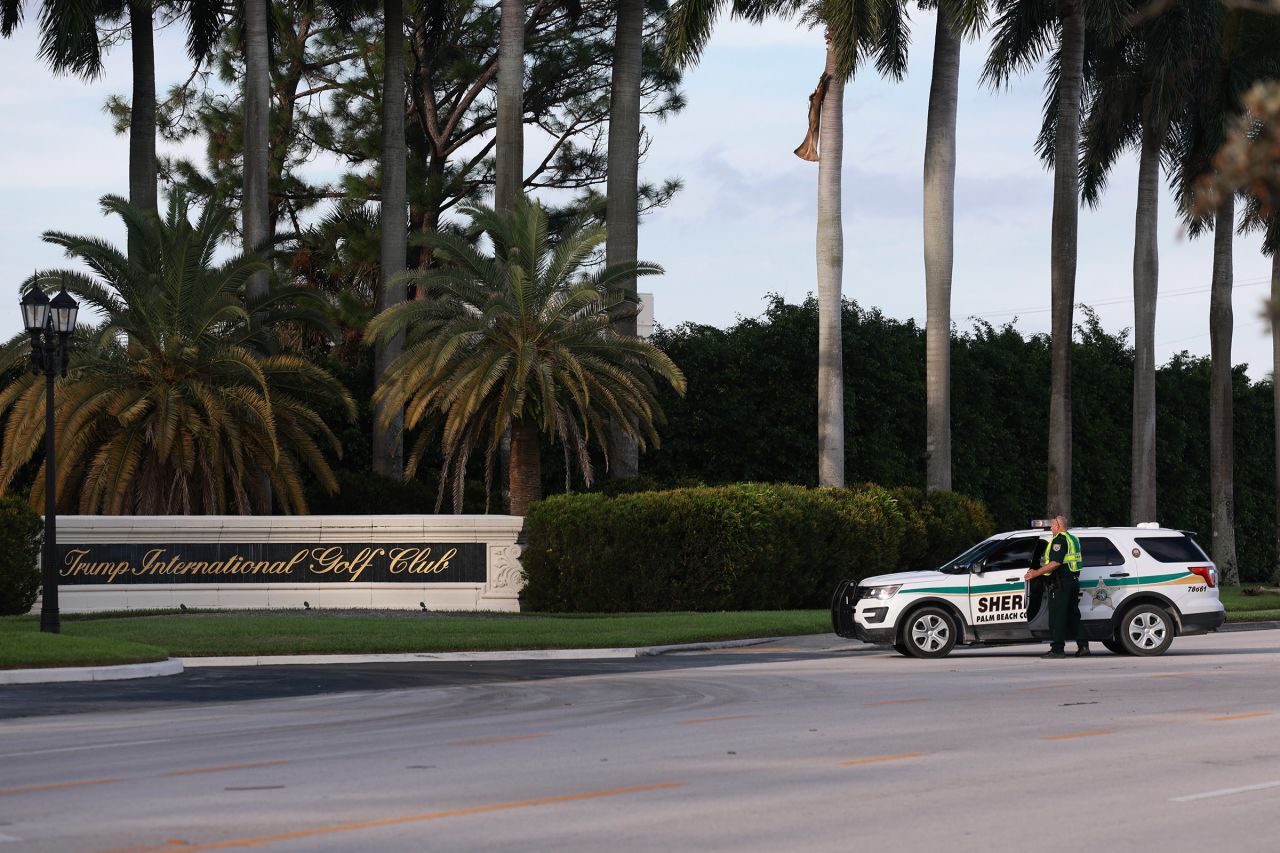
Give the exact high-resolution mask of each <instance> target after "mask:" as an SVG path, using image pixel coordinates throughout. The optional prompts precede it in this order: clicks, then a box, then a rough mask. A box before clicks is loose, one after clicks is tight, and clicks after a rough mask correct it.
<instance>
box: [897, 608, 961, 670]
mask: <svg viewBox="0 0 1280 853" xmlns="http://www.w3.org/2000/svg"><path fill="white" fill-rule="evenodd" d="M957 633H958V628H957V627H956V620H955V617H953V616H952V615H951V614H950V613H948V612H947V611H945V610H943V609H942V608H941V607H921V608H920V609H919V610H916V611H913V612H912V614H911V616H910V617H909V618H908V619H907V621H906V622H905V623H904V624H903V626H902V633H901V635H900V637H899V642H901V643H902V645H904V646H906V649H907V653H908V654H910V655H911V656H912V657H917V658H942V657H946V656H947V655H949V654H951V650H952V649H954V648H955V646H956V640H957V639H958V637H957Z"/></svg>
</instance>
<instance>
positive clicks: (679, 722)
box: [676, 714, 755, 726]
mask: <svg viewBox="0 0 1280 853" xmlns="http://www.w3.org/2000/svg"><path fill="white" fill-rule="evenodd" d="M754 716H755V714H729V715H727V716H724V717H703V718H701V719H698V720H677V721H676V725H678V726H692V725H694V724H695V723H718V722H720V721H721V720H746V719H750V718H751V717H754Z"/></svg>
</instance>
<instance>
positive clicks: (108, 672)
mask: <svg viewBox="0 0 1280 853" xmlns="http://www.w3.org/2000/svg"><path fill="white" fill-rule="evenodd" d="M180 672H182V661H181V660H179V659H178V658H169V659H168V660H162V661H156V662H154V663H128V664H122V665H120V666H62V667H47V668H45V669H0V684H52V683H55V682H67V681H120V680H122V679H126V678H155V677H157V676H161V675H177V674H178V673H180Z"/></svg>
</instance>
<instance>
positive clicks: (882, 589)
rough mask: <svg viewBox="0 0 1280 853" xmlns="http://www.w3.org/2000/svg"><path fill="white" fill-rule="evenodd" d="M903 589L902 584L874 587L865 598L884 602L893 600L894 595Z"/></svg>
mask: <svg viewBox="0 0 1280 853" xmlns="http://www.w3.org/2000/svg"><path fill="white" fill-rule="evenodd" d="M900 589H902V584H900V583H899V584H894V585H893V586H873V587H870V588H869V589H868V590H867V594H866V595H865V596H864V598H875V599H879V600H880V601H884V600H885V599H887V598H893V596H894V593H896V592H897V591H898V590H900Z"/></svg>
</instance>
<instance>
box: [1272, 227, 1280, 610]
mask: <svg viewBox="0 0 1280 853" xmlns="http://www.w3.org/2000/svg"><path fill="white" fill-rule="evenodd" d="M1277 308H1280V245H1277V246H1275V247H1274V249H1273V250H1272V253H1271V410H1272V413H1273V414H1274V416H1275V428H1274V435H1275V438H1274V441H1275V447H1276V562H1275V564H1274V566H1273V567H1272V570H1271V583H1272V585H1273V586H1280V318H1277V316H1276V310H1277Z"/></svg>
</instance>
